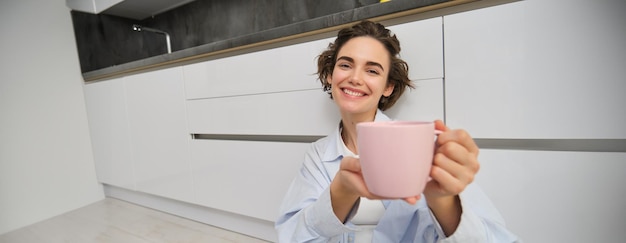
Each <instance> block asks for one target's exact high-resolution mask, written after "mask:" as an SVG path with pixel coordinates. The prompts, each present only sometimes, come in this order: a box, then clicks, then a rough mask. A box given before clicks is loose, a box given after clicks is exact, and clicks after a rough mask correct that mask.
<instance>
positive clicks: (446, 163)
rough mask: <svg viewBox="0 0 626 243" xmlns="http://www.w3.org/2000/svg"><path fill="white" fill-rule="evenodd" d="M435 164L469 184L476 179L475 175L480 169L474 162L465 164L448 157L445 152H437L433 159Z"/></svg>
mask: <svg viewBox="0 0 626 243" xmlns="http://www.w3.org/2000/svg"><path fill="white" fill-rule="evenodd" d="M433 165H434V166H437V167H438V168H440V169H442V170H444V171H445V172H446V173H447V174H449V175H450V176H452V177H454V178H456V179H457V180H458V181H460V182H462V183H465V184H469V183H471V182H472V181H474V177H475V175H476V172H477V171H478V169H476V168H475V167H476V166H474V165H473V164H469V165H463V164H460V163H458V162H457V161H454V160H453V159H451V158H449V157H447V156H446V155H445V154H443V153H437V154H436V155H435V158H434V159H433Z"/></svg>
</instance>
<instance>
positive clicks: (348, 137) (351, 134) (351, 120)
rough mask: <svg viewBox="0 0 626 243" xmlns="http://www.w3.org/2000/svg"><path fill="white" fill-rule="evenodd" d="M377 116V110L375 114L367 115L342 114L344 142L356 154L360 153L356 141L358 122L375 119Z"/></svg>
mask: <svg viewBox="0 0 626 243" xmlns="http://www.w3.org/2000/svg"><path fill="white" fill-rule="evenodd" d="M375 116H376V111H374V113H373V114H367V115H360V116H357V115H344V114H342V116H341V125H342V130H341V138H342V139H343V143H344V144H345V145H346V147H348V149H350V151H352V152H353V153H355V154H359V151H358V150H359V149H358V147H357V143H356V124H358V123H361V122H370V121H374V118H375Z"/></svg>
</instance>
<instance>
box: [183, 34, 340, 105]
mask: <svg viewBox="0 0 626 243" xmlns="http://www.w3.org/2000/svg"><path fill="white" fill-rule="evenodd" d="M331 40H332V39H322V40H316V41H311V42H306V43H301V44H295V45H290V46H285V47H279V48H273V49H268V50H263V51H258V52H252V53H247V54H243V55H237V56H231V57H226V58H220V59H215V60H211V61H206V62H202V63H196V64H190V65H186V66H184V67H183V72H184V75H185V91H186V96H187V99H200V98H212V97H224V96H236V95H247V94H262V93H272V92H280V91H293V90H303V89H321V84H320V82H319V81H318V80H317V76H316V75H314V73H315V72H316V71H317V63H316V57H317V55H319V54H320V53H321V52H322V51H323V50H324V48H326V46H328V43H329V42H330V41H331Z"/></svg>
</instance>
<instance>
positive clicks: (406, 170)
mask: <svg viewBox="0 0 626 243" xmlns="http://www.w3.org/2000/svg"><path fill="white" fill-rule="evenodd" d="M356 130H357V144H358V148H359V151H358V153H359V159H360V162H361V171H362V173H363V179H364V180H365V185H366V186H367V189H368V190H369V191H370V192H371V193H372V194H375V195H378V196H381V197H386V198H406V197H412V196H417V195H420V194H421V193H422V191H424V187H425V186H426V183H427V182H428V181H429V180H430V177H429V175H430V169H431V167H432V161H433V154H434V147H435V135H436V134H439V133H441V131H438V130H435V123H433V122H419V121H386V122H363V123H358V124H357V125H356Z"/></svg>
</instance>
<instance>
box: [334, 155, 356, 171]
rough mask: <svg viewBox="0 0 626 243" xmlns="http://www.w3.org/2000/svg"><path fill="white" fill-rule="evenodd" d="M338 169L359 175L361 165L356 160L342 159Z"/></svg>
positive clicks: (352, 158) (351, 158)
mask: <svg viewBox="0 0 626 243" xmlns="http://www.w3.org/2000/svg"><path fill="white" fill-rule="evenodd" d="M339 169H340V170H347V171H350V172H356V173H359V172H361V163H360V161H359V159H357V158H354V157H343V159H342V160H341V163H340V164H339Z"/></svg>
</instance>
